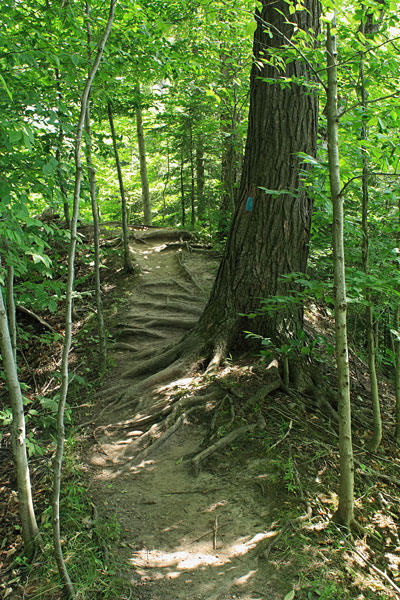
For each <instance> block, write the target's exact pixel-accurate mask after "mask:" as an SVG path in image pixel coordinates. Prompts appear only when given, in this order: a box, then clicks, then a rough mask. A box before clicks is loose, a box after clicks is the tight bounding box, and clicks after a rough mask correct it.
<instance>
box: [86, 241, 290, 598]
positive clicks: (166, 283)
mask: <svg viewBox="0 0 400 600" xmlns="http://www.w3.org/2000/svg"><path fill="white" fill-rule="evenodd" d="M177 233H178V232H175V234H174V233H171V231H170V230H169V231H168V230H167V232H166V231H165V230H156V229H150V230H148V232H147V236H149V237H146V232H144V233H140V232H139V233H135V239H134V241H132V250H134V251H135V254H136V257H137V261H138V262H139V264H140V267H141V273H140V275H139V277H138V278H137V279H135V280H133V285H132V288H131V289H130V290H129V293H128V302H127V304H126V308H125V309H124V312H123V314H121V315H119V316H118V322H117V323H116V325H115V337H116V344H115V347H114V349H113V350H112V354H113V356H114V360H115V363H116V366H115V369H114V371H113V372H112V373H111V375H110V377H109V381H108V384H107V385H106V387H105V389H104V390H101V392H100V403H98V404H97V407H96V413H95V414H94V415H93V417H92V418H93V423H94V427H93V438H94V441H95V443H92V444H91V445H90V446H88V451H87V455H86V456H85V461H86V463H87V465H88V479H89V480H90V484H89V493H90V496H91V498H92V499H93V502H94V504H95V505H96V508H97V511H98V513H99V515H100V517H101V518H103V519H106V520H110V519H113V518H114V517H115V518H116V519H117V521H118V522H119V523H120V526H121V540H120V544H119V546H118V548H113V549H109V551H112V552H115V551H117V552H119V553H120V554H121V556H122V558H123V562H124V565H125V567H126V568H125V570H124V574H123V576H124V578H126V580H127V582H129V585H130V586H132V596H131V597H132V598H138V599H143V600H178V599H189V598H190V599H191V600H228V599H229V600H232V599H239V598H240V599H242V600H263V599H265V598H268V599H269V600H275V599H276V600H278V598H279V599H282V598H284V596H285V595H286V594H287V593H288V592H290V591H291V590H292V589H293V587H294V586H295V584H296V581H297V580H298V578H297V574H298V571H297V567H296V564H295V563H296V560H295V559H294V558H293V556H292V553H291V552H288V553H285V560H284V561H283V562H282V561H280V562H279V563H278V562H276V561H273V560H272V561H271V559H270V560H269V561H268V562H267V561H265V560H263V558H262V547H263V546H264V548H265V547H266V545H267V546H268V544H269V543H270V540H271V539H273V538H274V536H275V535H276V534H277V531H278V530H277V527H276V525H277V520H278V519H279V518H280V516H281V514H282V505H283V504H284V503H285V498H284V494H282V485H276V484H274V483H272V482H269V481H268V474H267V473H266V463H265V459H263V457H257V456H254V454H252V453H251V451H250V448H249V452H248V453H247V451H246V445H244V446H243V444H246V442H243V441H241V442H240V446H239V452H236V453H235V452H234V453H233V455H230V456H229V461H227V460H224V458H223V455H224V453H223V452H222V458H221V453H217V454H214V455H213V459H212V460H211V461H208V462H207V463H206V467H205V468H204V469H203V470H202V471H201V472H200V474H198V475H195V474H194V473H193V470H192V469H191V468H190V463H189V462H188V461H187V460H185V459H186V458H187V457H188V456H189V457H190V456H193V455H194V454H196V453H198V452H199V450H201V449H202V443H203V440H204V438H205V435H206V433H207V431H206V424H205V422H204V409H205V407H206V408H207V406H209V408H210V412H211V411H212V410H213V409H215V408H216V407H218V410H220V409H221V410H225V408H226V410H227V411H228V413H229V410H230V411H231V412H232V411H233V408H232V404H231V408H230V409H229V403H228V402H226V407H224V402H225V400H226V399H227V398H228V396H227V393H226V387H225V386H224V376H226V375H227V374H229V373H230V374H231V375H232V372H233V371H234V368H231V367H229V366H227V367H226V369H225V372H222V373H221V374H220V375H221V379H220V380H219V378H218V377H214V378H211V379H210V378H207V380H205V379H204V378H202V376H201V373H198V374H195V375H194V376H193V377H190V378H189V377H188V378H187V379H180V380H177V381H160V382H159V383H155V384H154V385H153V386H152V387H150V388H147V387H146V386H143V387H139V388H138V390H140V393H138V397H136V398H135V399H134V401H133V402H130V403H125V405H124V403H123V402H122V408H121V402H119V401H118V395H117V399H115V389H116V387H118V386H119V385H121V390H122V392H123V391H124V390H126V389H127V387H129V386H133V385H134V384H136V383H137V381H136V380H134V379H133V380H130V379H129V378H127V377H126V374H125V373H126V370H127V368H129V366H132V367H133V366H134V365H135V363H136V362H137V360H138V359H137V356H140V357H141V358H143V356H155V355H157V353H158V352H159V351H160V349H161V348H162V347H163V346H165V344H170V343H173V342H174V341H177V340H178V339H179V338H180V337H181V336H182V334H183V333H184V332H185V331H187V330H188V328H190V327H191V326H193V324H194V323H195V322H196V320H197V319H198V317H199V315H200V314H201V311H202V308H203V306H204V305H205V302H206V299H207V293H208V291H209V290H210V288H211V285H212V282H213V279H214V277H215V273H216V269H217V266H218V261H217V258H215V256H213V255H212V254H207V253H204V252H190V251H189V250H185V248H184V246H185V243H184V242H182V240H181V241H179V235H178V236H177ZM166 236H167V237H166ZM174 237H175V239H174ZM142 379H143V376H142ZM153 383H154V381H153ZM108 390H112V393H111V392H109V391H108ZM122 392H121V396H122ZM200 403H201V407H202V411H201V412H202V416H201V418H199V417H198V415H197V412H196V411H197V408H196V404H197V406H199V404H200ZM188 407H191V408H189V410H186V409H187V408H188ZM218 410H217V412H218ZM206 412H207V411H206ZM189 414H190V418H189ZM214 414H216V412H214ZM179 415H180V416H179ZM186 415H187V417H186ZM228 417H229V414H228ZM228 420H229V418H228ZM166 429H168V432H167V434H165V433H164V434H163V436H162V437H161V438H160V435H161V433H162V432H163V431H164V432H165V430H166ZM207 429H209V423H208V427H207ZM93 438H92V440H93ZM217 438H218V434H217V433H216V434H215V436H214V439H212V438H211V441H210V440H208V445H209V444H210V443H214V442H215V440H216V439H217ZM157 440H161V441H162V443H160V441H157ZM248 443H249V444H251V440H249V441H248ZM149 444H151V445H149ZM203 447H204V446H203ZM265 484H266V485H265ZM301 510H302V509H301V508H300V511H301ZM279 511H280V512H279Z"/></svg>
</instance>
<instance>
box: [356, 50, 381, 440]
mask: <svg viewBox="0 0 400 600" xmlns="http://www.w3.org/2000/svg"><path fill="white" fill-rule="evenodd" d="M359 74H360V84H361V104H362V107H363V110H364V115H365V111H366V110H367V90H366V89H365V78H364V60H363V58H361V59H360V68H359ZM364 115H363V123H362V126H361V157H362V164H363V169H362V233H363V240H362V263H363V271H364V273H365V275H368V273H369V227H368V204H369V189H368V175H369V169H368V154H367V150H366V148H365V144H364V142H365V141H366V140H368V130H367V124H366V120H365V116H364ZM365 298H366V301H367V306H366V308H365V318H366V334H367V349H368V370H369V380H370V386H371V402H372V412H373V419H374V429H373V434H372V438H371V439H370V440H369V442H368V448H369V449H370V450H372V451H373V452H375V451H376V450H377V449H378V448H379V446H380V443H381V440H382V417H381V408H380V402H379V388H378V377H377V374H376V342H375V336H374V307H373V298H372V294H371V292H370V291H369V290H366V295H365Z"/></svg>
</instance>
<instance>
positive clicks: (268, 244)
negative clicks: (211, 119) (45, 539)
mask: <svg viewBox="0 0 400 600" xmlns="http://www.w3.org/2000/svg"><path fill="white" fill-rule="evenodd" d="M304 5H305V8H306V9H307V10H302V11H296V12H295V13H294V14H292V15H290V16H289V5H288V4H287V3H286V2H284V1H283V0H282V1H279V2H272V1H269V0H264V1H263V8H262V10H261V12H260V11H257V12H256V20H257V30H256V32H255V36H254V47H253V51H254V58H255V60H254V64H253V67H252V71H251V79H250V110H249V123H248V134H247V143H246V149H245V156H244V164H243V171H242V178H241V184H240V189H239V193H238V201H237V206H236V210H235V213H234V216H233V220H232V224H231V228H230V233H229V236H228V241H227V244H226V248H225V252H224V256H223V259H222V262H221V265H220V268H219V271H218V275H217V278H216V281H215V284H214V288H213V290H212V293H211V297H210V300H209V303H208V305H207V307H206V309H205V311H204V313H203V315H202V317H201V319H200V321H199V323H198V326H197V331H198V332H199V333H201V332H207V337H208V339H209V340H214V341H215V342H216V346H217V347H219V349H220V351H223V346H225V347H230V348H234V347H238V346H239V347H240V346H241V345H242V344H243V340H244V335H243V331H244V330H251V331H253V332H255V333H257V334H260V335H263V336H265V337H270V338H272V339H274V340H279V339H280V340H281V339H282V337H287V336H292V335H295V334H296V332H297V330H298V329H299V328H300V327H301V326H302V319H303V312H302V308H300V307H299V308H296V309H292V310H290V311H289V310H287V311H286V312H279V313H276V314H275V315H266V314H260V315H259V316H257V317H256V318H254V319H251V320H250V319H248V318H246V317H243V316H240V313H245V314H246V313H249V312H253V311H255V310H257V309H259V308H260V298H268V297H270V296H274V295H287V294H288V293H290V285H289V284H288V283H286V282H282V281H281V280H280V278H281V277H282V275H285V274H289V273H293V272H304V271H305V270H306V262H307V255H308V242H309V236H310V225H311V213H312V200H311V199H310V198H309V197H308V195H307V193H306V190H304V189H302V185H301V175H300V171H301V169H306V165H304V164H303V165H302V159H301V158H300V157H299V155H298V153H299V152H304V153H306V154H308V155H311V156H314V155H315V153H316V139H317V117H318V101H317V98H316V96H315V95H313V94H312V93H310V89H309V88H308V87H307V86H306V85H303V84H302V83H301V82H299V83H291V84H289V85H287V86H284V87H283V88H282V87H281V85H280V83H279V79H280V78H281V77H282V76H286V77H296V78H298V79H300V80H302V81H304V80H305V81H307V80H310V79H312V74H311V73H310V68H309V66H308V65H307V64H306V63H305V62H304V61H302V60H293V61H292V62H290V63H289V64H287V65H286V67H285V69H284V71H282V70H278V69H276V68H275V67H274V66H272V64H269V63H268V62H267V61H268V58H269V48H271V47H272V48H274V49H277V48H282V47H283V46H285V45H286V44H287V40H288V39H289V40H290V38H292V36H293V34H294V26H293V25H292V24H288V23H287V21H290V22H291V23H295V24H296V25H297V26H298V27H299V28H301V29H303V30H305V31H310V29H313V30H314V31H316V30H317V29H318V24H319V10H320V7H319V3H318V2H314V1H312V0H306V2H305V3H304ZM268 24H270V25H268ZM266 30H269V31H270V33H271V35H272V38H271V37H270V36H269V34H268V33H267V32H266ZM263 59H265V61H264V60H263ZM299 59H300V56H299ZM265 78H268V79H269V80H270V81H268V82H267V81H265V80H264V79H265ZM271 80H272V81H271ZM262 188H267V189H270V190H289V193H284V194H280V195H278V196H277V195H273V194H269V193H266V192H265V191H264V190H263V189H262ZM249 199H251V200H249ZM249 209H251V210H249ZM210 343H211V342H210Z"/></svg>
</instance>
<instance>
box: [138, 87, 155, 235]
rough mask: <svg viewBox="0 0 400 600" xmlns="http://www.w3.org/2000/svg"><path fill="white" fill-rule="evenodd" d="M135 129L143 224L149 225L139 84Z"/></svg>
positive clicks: (149, 204)
mask: <svg viewBox="0 0 400 600" xmlns="http://www.w3.org/2000/svg"><path fill="white" fill-rule="evenodd" d="M137 98H138V99H137V105H136V131H137V140H138V148H139V164H140V180H141V182H142V199H143V224H144V225H151V202H150V188H149V178H148V176H147V162H146V144H145V140H144V132H143V118H142V107H141V106H140V86H139V87H138V88H137Z"/></svg>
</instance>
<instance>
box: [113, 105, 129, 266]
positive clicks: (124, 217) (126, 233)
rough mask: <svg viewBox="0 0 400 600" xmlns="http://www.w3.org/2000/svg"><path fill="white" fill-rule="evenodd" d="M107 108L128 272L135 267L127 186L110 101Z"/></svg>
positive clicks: (125, 262)
mask: <svg viewBox="0 0 400 600" xmlns="http://www.w3.org/2000/svg"><path fill="white" fill-rule="evenodd" d="M107 110H108V120H109V122H110V128H111V137H112V142H113V147H114V155H115V164H116V167H117V173H118V182H119V191H120V194H121V209H122V210H121V212H122V217H121V219H122V241H123V246H124V270H125V271H126V272H127V273H133V272H134V271H135V269H134V267H133V265H132V261H131V255H130V250H129V229H128V213H127V209H126V196H125V188H124V181H123V179H122V170H121V163H120V161H119V154H118V147H117V137H116V135H115V127H114V119H113V114H112V106H111V102H108V105H107Z"/></svg>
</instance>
